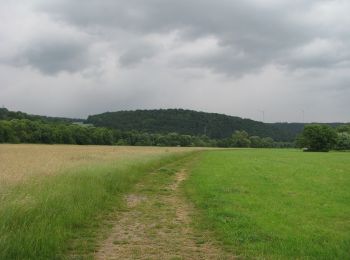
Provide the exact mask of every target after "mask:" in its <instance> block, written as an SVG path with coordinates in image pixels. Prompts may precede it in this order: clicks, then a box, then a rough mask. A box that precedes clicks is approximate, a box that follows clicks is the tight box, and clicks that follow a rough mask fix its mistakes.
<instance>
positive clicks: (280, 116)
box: [0, 0, 350, 122]
mask: <svg viewBox="0 0 350 260" xmlns="http://www.w3.org/2000/svg"><path fill="white" fill-rule="evenodd" d="M0 4H1V7H0V105H3V106H5V107H7V108H9V109H11V110H21V111H24V112H28V113H33V114H45V115H52V116H67V117H86V116H87V115H89V114H97V113H101V112H105V111H117V110H133V109H154V108H187V109H194V110H200V111H208V112H217V113H225V114H229V115H235V116H240V117H245V118H252V119H256V120H260V121H261V120H262V112H261V111H265V120H266V121H267V122H276V121H289V122H294V121H299V122H300V121H302V120H303V116H302V110H304V111H305V121H322V122H327V121H328V122H330V121H332V122H334V121H347V122H349V121H350V15H349V13H350V1H349V0H215V1H213V0H127V1H126V0H74V1H72V0H50V1H47V0H46V1H45V0H27V1H18V0H11V1H8V0H0Z"/></svg>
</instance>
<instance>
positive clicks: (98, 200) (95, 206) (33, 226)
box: [0, 154, 187, 259]
mask: <svg viewBox="0 0 350 260" xmlns="http://www.w3.org/2000/svg"><path fill="white" fill-rule="evenodd" d="M184 156H187V155H186V154H181V155H179V154H178V155H163V156H156V157H155V158H153V159H149V158H148V159H147V160H141V161H137V162H123V163H120V162H117V163H112V164H108V165H98V166H94V167H81V168H79V169H75V170H71V171H68V172H65V173H62V174H59V175H57V176H53V177H52V176H51V177H48V178H46V179H40V180H35V181H32V182H31V183H27V184H26V185H20V186H17V187H14V188H12V190H11V191H10V192H9V193H8V194H5V195H1V194H0V195H1V196H0V259H60V258H65V257H67V253H69V251H73V252H74V250H76V248H74V247H79V246H83V247H84V245H83V243H85V244H86V243H88V247H86V245H85V247H84V248H83V250H85V251H86V250H94V245H95V244H96V241H95V238H96V233H95V232H97V231H99V230H100V228H101V227H100V226H101V225H100V221H101V219H103V218H104V217H105V216H107V215H108V214H109V213H110V212H113V211H115V210H122V209H123V207H124V202H123V200H122V195H123V194H125V193H126V192H128V191H130V190H131V189H132V187H133V186H134V184H135V183H136V182H138V181H140V180H142V177H143V176H145V175H146V174H147V173H149V172H150V171H152V170H155V169H158V168H159V167H161V166H163V165H166V164H167V163H169V162H173V161H176V160H178V159H180V158H183V157H184ZM84 240H85V241H84ZM77 241H78V243H77ZM79 241H80V242H79ZM73 242H74V243H73ZM79 243H80V245H79ZM72 245H74V246H73V248H72ZM85 253H86V252H85Z"/></svg>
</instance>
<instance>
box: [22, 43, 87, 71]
mask: <svg viewBox="0 0 350 260" xmlns="http://www.w3.org/2000/svg"><path fill="white" fill-rule="evenodd" d="M87 52H88V47H87V46H86V45H85V44H84V43H79V42H72V41H70V40H69V39H66V40H63V39H58V40H50V39H44V40H40V41H34V42H32V43H31V44H29V46H28V47H27V48H25V49H24V50H23V51H22V52H20V53H19V56H18V57H17V58H16V63H17V64H18V65H29V66H31V67H34V68H37V69H39V70H40V71H42V72H43V73H45V74H56V73H59V72H61V71H67V72H76V71H79V70H81V69H83V68H85V67H86V66H87V64H88V63H89V61H88V59H89V58H88V54H87Z"/></svg>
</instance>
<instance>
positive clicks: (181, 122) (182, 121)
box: [86, 109, 304, 141]
mask: <svg viewBox="0 0 350 260" xmlns="http://www.w3.org/2000/svg"><path fill="white" fill-rule="evenodd" d="M86 122H87V123H91V124H94V125H95V126H103V127H109V128H114V129H119V130H122V131H130V130H136V131H140V132H148V133H169V132H176V133H179V134H189V135H203V134H206V135H207V136H209V137H210V138H216V139H221V138H226V137H229V136H231V135H232V133H233V132H234V131H235V130H245V131H247V132H248V133H249V135H258V136H260V137H272V138H273V139H274V140H276V141H293V140H294V139H295V137H296V135H297V134H298V133H299V132H300V131H301V130H302V129H303V127H304V125H303V124H288V123H278V124H265V123H262V122H258V121H254V120H251V119H242V118H240V117H234V116H228V115H223V114H216V113H205V112H196V111H192V110H184V109H159V110H136V111H119V112H107V113H103V114H99V115H93V116H89V117H88V119H87V120H86ZM289 126H290V127H289Z"/></svg>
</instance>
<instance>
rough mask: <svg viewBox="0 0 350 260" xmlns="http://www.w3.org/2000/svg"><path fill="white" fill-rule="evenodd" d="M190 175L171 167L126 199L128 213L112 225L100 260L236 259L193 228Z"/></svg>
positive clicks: (101, 251)
mask: <svg viewBox="0 0 350 260" xmlns="http://www.w3.org/2000/svg"><path fill="white" fill-rule="evenodd" d="M186 177H187V171H186V169H184V168H179V165H177V166H168V167H163V168H161V169H159V170H158V171H156V172H154V173H152V174H150V175H149V176H147V178H146V180H144V181H143V182H142V183H140V184H138V185H137V187H136V188H135V190H134V192H133V193H132V194H129V195H127V196H126V198H125V200H126V203H127V210H126V211H125V212H122V213H121V214H119V215H118V217H117V218H116V219H114V220H112V221H111V223H110V224H112V225H113V228H112V231H111V233H110V234H109V237H108V238H107V239H105V240H104V241H103V242H102V243H101V244H100V246H99V249H98V252H96V254H95V258H96V259H233V258H234V257H233V256H230V255H228V253H226V252H224V251H223V250H221V248H220V247H219V246H217V245H216V244H215V242H214V241H213V240H211V239H210V235H208V234H203V233H201V234H199V233H197V231H196V230H194V229H192V228H191V216H192V214H193V213H194V209H193V208H192V206H191V205H190V204H189V203H188V202H187V201H186V199H185V198H184V197H183V194H182V189H181V188H180V187H181V183H182V182H183V181H184V180H185V179H186Z"/></svg>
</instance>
